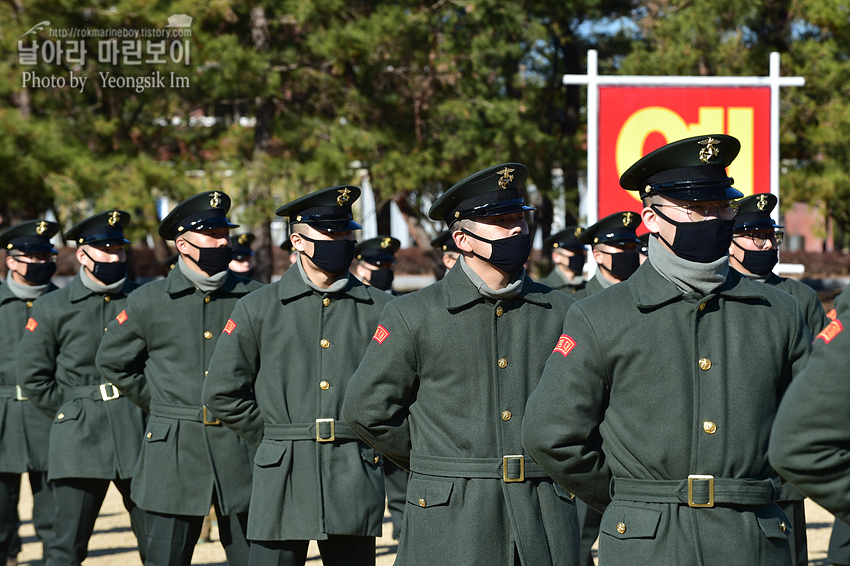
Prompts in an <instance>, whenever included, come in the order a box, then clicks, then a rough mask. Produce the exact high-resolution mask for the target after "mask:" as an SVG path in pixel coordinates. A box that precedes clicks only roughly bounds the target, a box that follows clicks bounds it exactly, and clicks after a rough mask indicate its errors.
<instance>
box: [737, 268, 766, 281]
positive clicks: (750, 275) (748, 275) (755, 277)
mask: <svg viewBox="0 0 850 566" xmlns="http://www.w3.org/2000/svg"><path fill="white" fill-rule="evenodd" d="M738 273H740V274H741V275H743V276H744V277H746V278H747V279H751V280H753V281H758V282H759V283H764V282H765V281H767V278H768V277H770V275H767V276H765V275H756V274H755V273H744V272H743V271H739V272H738Z"/></svg>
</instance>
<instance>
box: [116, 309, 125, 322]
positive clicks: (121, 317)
mask: <svg viewBox="0 0 850 566" xmlns="http://www.w3.org/2000/svg"><path fill="white" fill-rule="evenodd" d="M115 320H117V321H118V324H124V321H125V320H127V311H121V312H119V313H118V316H116V317H115Z"/></svg>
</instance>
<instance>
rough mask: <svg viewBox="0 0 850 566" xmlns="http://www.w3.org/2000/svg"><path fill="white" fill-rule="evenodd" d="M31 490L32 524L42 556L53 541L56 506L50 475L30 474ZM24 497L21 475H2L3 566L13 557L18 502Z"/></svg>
mask: <svg viewBox="0 0 850 566" xmlns="http://www.w3.org/2000/svg"><path fill="white" fill-rule="evenodd" d="M28 475H29V479H30V488H31V489H32V524H33V527H35V534H36V535H37V536H38V538H39V539H40V540H41V544H42V556H46V555H47V549H48V546H49V545H50V542H51V540H52V539H53V515H54V514H55V509H56V508H55V505H54V500H53V486H52V485H51V484H49V483H48V482H47V472H32V471H31V472H29V473H28ZM20 497H21V476H20V474H0V564H6V560H7V559H8V558H9V556H10V555H11V556H14V554H12V552H13V547H14V546H15V540H16V538H17V534H18V524H19V523H20V521H19V519H18V501H19V500H20Z"/></svg>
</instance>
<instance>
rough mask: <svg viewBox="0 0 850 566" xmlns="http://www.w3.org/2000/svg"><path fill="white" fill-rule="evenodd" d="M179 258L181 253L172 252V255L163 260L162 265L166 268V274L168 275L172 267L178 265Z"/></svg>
mask: <svg viewBox="0 0 850 566" xmlns="http://www.w3.org/2000/svg"><path fill="white" fill-rule="evenodd" d="M178 259H180V254H171V255H170V256H168V257H167V258H165V261H163V262H162V267H164V268H165V274H166V275H168V273H169V272H170V271H171V270H172V269H174V267H175V266H176V265H177V260H178Z"/></svg>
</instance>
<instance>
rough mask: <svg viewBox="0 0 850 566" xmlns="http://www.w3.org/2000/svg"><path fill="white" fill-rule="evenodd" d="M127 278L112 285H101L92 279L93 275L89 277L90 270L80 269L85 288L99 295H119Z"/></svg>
mask: <svg viewBox="0 0 850 566" xmlns="http://www.w3.org/2000/svg"><path fill="white" fill-rule="evenodd" d="M126 280H127V278H126V277H123V278H121V279H120V280H119V281H116V282H115V283H113V284H112V285H101V284H100V283H98V282H97V281H95V280H94V279H92V277H91V275H89V271H88V269H86V268H85V267H80V281H82V282H83V286H84V287H85V288H86V289H88V290H89V291H91V292H93V293H97V294H98V295H105V294H107V293H117V292H118V291H120V290H121V288H122V287H123V286H124V281H126Z"/></svg>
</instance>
